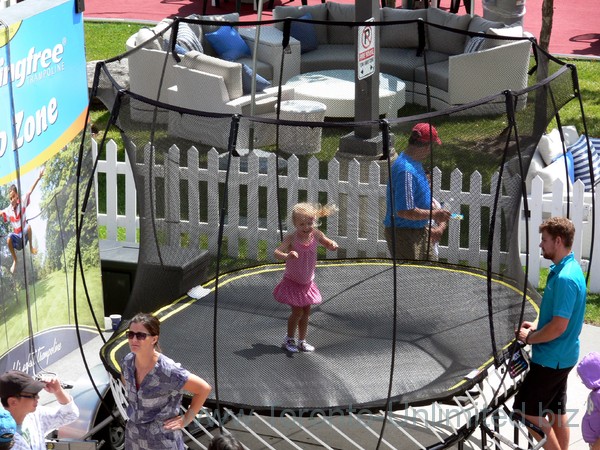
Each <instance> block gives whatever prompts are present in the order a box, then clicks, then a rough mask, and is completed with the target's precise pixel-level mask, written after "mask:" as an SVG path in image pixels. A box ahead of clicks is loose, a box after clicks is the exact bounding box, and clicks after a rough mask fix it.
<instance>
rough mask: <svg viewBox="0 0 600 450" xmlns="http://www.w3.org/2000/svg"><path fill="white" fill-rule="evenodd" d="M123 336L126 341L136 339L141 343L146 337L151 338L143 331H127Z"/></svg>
mask: <svg viewBox="0 0 600 450" xmlns="http://www.w3.org/2000/svg"><path fill="white" fill-rule="evenodd" d="M125 335H126V336H127V339H133V338H136V339H137V340H138V341H143V340H144V339H146V338H147V337H148V336H152V335H151V334H150V333H144V332H143V331H128V332H127V333H125Z"/></svg>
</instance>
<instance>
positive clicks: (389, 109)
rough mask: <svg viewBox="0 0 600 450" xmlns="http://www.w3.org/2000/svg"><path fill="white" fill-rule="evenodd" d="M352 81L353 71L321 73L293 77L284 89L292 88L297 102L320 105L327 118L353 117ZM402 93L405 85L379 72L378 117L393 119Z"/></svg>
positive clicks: (401, 98) (307, 73)
mask: <svg viewBox="0 0 600 450" xmlns="http://www.w3.org/2000/svg"><path fill="white" fill-rule="evenodd" d="M354 80H355V78H354V70H322V71H318V72H306V73H302V74H300V75H296V76H295V77H292V78H290V79H289V80H288V82H287V83H286V86H292V87H293V88H294V97H295V98H297V99H304V100H317V101H319V102H321V103H324V104H325V105H326V106H327V113H326V115H327V116H328V117H354V95H355V86H354ZM405 90H406V85H405V83H404V82H403V81H402V80H401V79H400V78H398V77H395V76H393V75H388V74H385V73H380V74H379V100H380V114H386V115H388V117H397V110H398V109H399V108H401V107H402V106H404V102H405ZM394 108H395V110H394Z"/></svg>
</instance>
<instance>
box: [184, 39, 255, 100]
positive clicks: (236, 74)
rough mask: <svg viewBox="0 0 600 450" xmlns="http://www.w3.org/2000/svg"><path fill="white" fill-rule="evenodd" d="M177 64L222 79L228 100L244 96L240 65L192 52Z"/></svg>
mask: <svg viewBox="0 0 600 450" xmlns="http://www.w3.org/2000/svg"><path fill="white" fill-rule="evenodd" d="M179 64H180V65H181V66H183V67H188V68H190V69H196V70H199V71H201V72H206V73H210V74H212V75H217V76H220V77H223V81H224V83H225V86H226V87H227V92H228V93H229V99H230V100H233V99H236V98H239V97H241V96H242V95H244V94H243V89H242V65H241V64H240V63H237V62H232V61H225V60H224V59H219V58H215V57H213V56H209V55H206V54H204V53H200V52H197V51H192V52H187V53H186V54H185V56H184V57H183V58H182V59H181V62H180V63H179Z"/></svg>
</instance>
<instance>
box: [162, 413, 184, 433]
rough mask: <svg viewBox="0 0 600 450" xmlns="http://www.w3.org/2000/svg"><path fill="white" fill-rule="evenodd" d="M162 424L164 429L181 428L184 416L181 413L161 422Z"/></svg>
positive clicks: (173, 429)
mask: <svg viewBox="0 0 600 450" xmlns="http://www.w3.org/2000/svg"><path fill="white" fill-rule="evenodd" d="M163 426H164V428H165V430H171V431H175V430H181V429H182V428H185V417H184V416H183V415H181V416H175V417H171V418H170V419H167V420H165V421H164V422H163Z"/></svg>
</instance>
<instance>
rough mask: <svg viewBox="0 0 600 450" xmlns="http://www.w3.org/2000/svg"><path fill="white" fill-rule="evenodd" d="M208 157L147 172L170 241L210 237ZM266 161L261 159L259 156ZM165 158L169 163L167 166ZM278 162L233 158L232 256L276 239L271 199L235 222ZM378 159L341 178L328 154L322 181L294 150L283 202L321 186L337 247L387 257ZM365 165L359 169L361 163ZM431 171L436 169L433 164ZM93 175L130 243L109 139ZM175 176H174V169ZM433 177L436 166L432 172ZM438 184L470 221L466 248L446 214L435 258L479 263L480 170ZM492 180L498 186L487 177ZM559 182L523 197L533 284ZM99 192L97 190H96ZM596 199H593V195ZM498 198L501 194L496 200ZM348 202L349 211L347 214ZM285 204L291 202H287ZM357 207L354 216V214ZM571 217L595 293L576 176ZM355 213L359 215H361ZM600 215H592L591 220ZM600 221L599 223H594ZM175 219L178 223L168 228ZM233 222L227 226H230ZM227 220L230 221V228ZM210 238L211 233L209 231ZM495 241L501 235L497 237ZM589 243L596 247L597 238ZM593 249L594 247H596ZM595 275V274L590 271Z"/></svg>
mask: <svg viewBox="0 0 600 450" xmlns="http://www.w3.org/2000/svg"><path fill="white" fill-rule="evenodd" d="M92 149H93V150H92V151H93V154H94V157H95V156H96V153H97V144H96V142H95V141H93V142H92ZM148 155H149V152H146V153H145V159H146V160H145V164H146V165H145V167H149V164H150V162H151V161H149V156H148ZM187 156H188V165H189V167H198V158H199V154H198V151H197V150H196V149H195V148H191V149H190V150H188V151H187ZM207 156H208V163H207V167H206V168H199V169H198V170H189V169H188V168H187V167H182V168H180V167H179V149H178V148H177V147H175V146H173V147H172V148H171V149H170V151H169V156H168V158H166V160H167V167H164V166H161V165H154V166H153V172H152V175H153V176H154V177H155V178H161V179H163V180H164V184H165V189H164V191H165V195H168V196H169V197H168V199H165V200H168V201H165V205H166V212H165V218H164V219H163V220H164V221H166V222H168V223H169V224H170V226H169V227H168V229H169V230H170V231H171V232H172V233H173V240H174V242H178V236H181V234H180V233H186V231H188V225H189V224H190V223H193V224H194V225H193V226H194V228H195V229H196V230H198V227H199V229H200V233H201V234H202V233H203V234H206V235H207V236H215V233H214V232H213V231H214V230H215V229H217V228H218V226H219V211H220V207H219V194H218V193H219V188H218V186H219V183H223V182H224V181H225V171H224V170H220V169H219V160H220V158H219V154H218V152H217V151H215V150H212V151H210V152H209V153H208V155H207ZM262 163H263V165H264V161H262ZM169 164H171V165H172V166H171V167H169ZM275 164H276V161H275V155H271V156H270V157H269V158H268V159H267V168H268V170H267V171H266V173H263V172H264V171H263V170H261V164H260V161H259V158H258V156H256V155H255V154H254V153H253V154H251V155H250V157H249V158H248V167H247V171H241V170H240V159H239V158H232V170H231V172H230V175H229V183H230V189H229V190H228V192H229V198H228V205H229V209H228V220H227V224H228V225H226V228H225V230H224V233H225V237H226V238H227V239H228V251H229V254H230V255H231V256H237V252H238V247H237V244H238V241H239V239H244V240H246V241H247V242H248V245H247V248H248V255H247V256H248V257H249V258H257V257H258V248H259V245H258V243H259V242H266V243H267V252H268V253H267V254H272V251H273V250H274V249H275V247H276V246H277V245H279V238H278V233H277V230H278V219H277V204H276V202H271V201H267V213H266V217H265V218H261V217H259V212H258V208H254V210H251V209H249V210H248V214H247V217H243V218H241V220H240V211H239V203H240V202H239V200H240V199H239V192H240V189H239V186H244V185H245V186H246V187H247V195H248V198H252V197H253V198H255V199H257V198H258V196H259V189H261V188H262V189H266V190H267V198H268V199H274V198H275V186H276V178H275V173H276V170H275V169H276V166H275ZM379 164H380V163H378V162H376V161H374V162H372V163H371V164H370V165H369V167H368V171H367V172H366V173H364V172H363V173H361V167H360V164H359V163H358V162H356V161H350V162H349V163H348V165H347V176H344V177H341V176H340V173H341V172H342V173H345V172H346V167H344V168H343V170H340V168H341V165H340V162H339V161H337V160H335V159H334V160H332V161H331V162H330V163H329V165H328V177H327V179H320V178H319V162H318V161H317V160H316V159H315V158H313V159H311V160H310V161H309V164H308V173H307V176H306V177H301V176H300V175H299V162H298V159H297V158H296V157H295V156H291V157H290V158H289V159H288V160H287V175H286V176H280V177H279V188H280V189H284V190H286V191H287V202H288V206H291V205H293V204H294V203H296V202H297V201H298V196H299V192H300V191H306V192H307V197H308V201H317V199H318V194H319V192H326V193H327V198H328V199H329V201H330V202H335V203H337V204H338V205H340V209H341V210H340V213H339V214H336V215H333V216H331V217H329V218H328V223H327V231H326V232H327V235H328V236H329V237H331V238H332V239H334V240H336V241H337V242H338V244H339V245H340V247H341V248H343V249H344V256H346V257H357V256H359V257H378V256H379V257H381V256H386V255H387V253H386V252H387V245H386V242H385V238H384V234H383V227H382V225H381V209H380V208H381V206H382V205H384V204H385V203H384V202H385V196H386V184H385V183H386V180H385V179H381V168H380V165H379ZM363 170H364V167H363ZM436 171H437V169H436ZM98 173H104V174H105V175H106V180H105V183H106V196H107V201H106V213H102V214H100V213H98V224H99V225H101V226H104V227H106V239H107V240H116V239H117V229H118V228H123V229H125V238H126V241H128V242H135V240H136V234H137V229H138V228H139V218H138V217H137V215H136V189H135V183H134V178H133V173H132V169H131V166H130V164H129V161H128V160H127V159H126V160H125V161H117V145H116V143H115V142H114V141H110V142H108V143H107V149H106V160H100V161H99V162H98V170H97V173H96V187H97V183H98V176H97V174H98ZM174 174H177V175H174ZM118 175H121V176H124V177H125V214H124V215H120V214H118V213H117V195H118V192H117V186H118V185H117V176H118ZM438 175H440V174H439V171H438ZM495 177H497V175H495ZM462 178H463V174H461V173H460V172H459V171H458V170H455V171H453V173H452V174H451V183H450V185H451V186H462V185H463V183H462ZM434 180H437V183H435V184H434V186H433V188H434V196H435V197H436V198H437V199H438V200H439V201H446V202H449V201H450V200H451V201H452V208H453V209H456V210H459V208H460V205H466V206H468V208H469V211H470V217H471V220H469V223H468V226H469V227H470V229H469V243H468V245H469V246H468V247H467V248H465V247H461V246H460V242H459V241H460V239H459V238H460V234H461V233H460V227H461V226H464V223H463V222H461V221H458V220H452V221H451V222H450V226H449V229H448V243H447V245H442V246H440V258H445V259H447V260H448V261H449V262H451V263H458V262H459V261H468V262H469V264H472V265H473V266H475V267H477V266H478V264H479V262H480V261H486V259H487V250H486V249H482V248H481V239H480V230H481V224H480V223H478V219H477V218H479V217H481V214H480V211H482V210H483V209H484V208H491V207H492V206H493V205H492V202H493V200H494V194H493V193H484V192H482V189H481V188H482V182H481V176H480V174H479V173H477V172H474V173H473V174H471V176H470V187H469V190H468V191H462V190H460V188H456V189H451V190H442V189H441V186H440V180H441V176H434ZM182 181H184V182H186V183H188V186H189V193H188V195H189V197H190V198H191V199H188V200H187V202H188V204H189V205H190V211H189V219H188V220H187V221H186V220H181V217H180V211H179V204H180V199H179V198H178V195H179V191H180V189H179V186H180V183H181V182H182ZM200 181H203V182H206V183H207V192H208V195H207V199H206V201H207V203H208V204H207V209H208V214H207V220H206V222H201V221H200V211H199V206H198V205H199V204H200V202H199V201H198V198H199V197H198V195H199V193H198V188H197V186H198V183H199V182H200ZM491 185H492V186H495V185H496V184H495V183H494V182H493V181H492V184H491ZM562 191H563V187H562V185H561V183H560V181H557V182H556V183H555V185H554V192H553V194H550V195H548V194H546V195H544V194H543V182H542V180H541V179H540V178H536V179H535V180H534V181H533V183H532V193H531V195H530V196H529V198H528V203H529V204H528V206H529V210H530V219H529V234H530V237H529V242H530V252H529V261H528V267H529V279H530V281H531V283H532V284H533V285H534V286H537V285H538V283H539V277H540V269H541V268H542V267H548V265H549V262H548V261H547V260H544V259H543V258H542V257H541V256H540V252H539V249H538V243H539V233H538V226H539V224H540V223H541V222H542V221H543V220H544V219H546V218H548V217H550V216H555V215H565V214H566V209H567V208H566V206H567V205H566V202H565V201H563V193H562ZM96 192H98V189H96ZM597 198H598V197H597ZM502 200H503V199H501V201H502ZM348 205H352V207H351V208H350V209H351V211H350V214H347V212H348ZM288 209H289V208H288ZM357 212H358V214H357ZM569 213H570V217H571V219H572V220H573V221H574V223H575V225H576V230H577V231H576V234H575V243H574V246H573V251H574V252H575V256H576V258H577V259H578V260H579V261H581V265H582V267H583V269H584V270H588V268H589V269H590V270H591V277H590V284H589V288H590V290H591V291H592V292H600V271H599V270H598V269H599V268H598V267H597V266H598V264H597V263H596V261H597V258H593V260H592V266H591V267H588V266H589V255H590V252H591V223H592V208H591V198H590V195H589V194H586V193H585V192H584V187H583V184H582V183H581V182H577V183H576V184H575V186H574V187H573V190H572V192H571V195H570V211H569ZM344 214H347V224H346V227H345V229H344V230H343V233H341V232H340V233H337V231H332V230H338V229H339V227H338V224H339V222H338V218H339V217H341V216H342V215H344ZM523 216H524V215H523V214H522V217H521V219H520V245H521V247H520V248H522V249H523V248H525V245H524V243H525V220H524V219H523ZM359 218H360V219H359ZM598 219H599V216H598V213H596V220H598ZM597 223H598V222H597ZM173 224H177V226H173ZM229 224H231V225H229ZM233 224H236V225H235V226H234V225H233ZM189 234H190V236H192V235H193V236H195V237H192V239H196V240H197V239H198V237H197V236H198V233H189ZM215 237H216V236H215ZM495 241H496V242H498V241H499V239H496V240H495ZM189 245H198V242H190V243H189ZM216 245H217V242H216V240H214V239H213V240H212V241H209V242H208V246H209V250H210V251H215V250H216ZM594 247H595V248H598V244H597V240H596V242H595V243H594ZM493 254H494V259H493V263H492V264H493V265H494V266H496V265H497V264H501V263H502V262H503V258H504V256H505V255H504V254H503V252H501V251H499V248H498V249H496V251H494V252H493ZM594 254H596V252H594ZM329 256H331V257H339V256H340V255H339V254H338V253H337V252H332V253H329ZM521 260H522V262H523V263H525V261H526V255H525V254H524V253H521ZM594 274H595V275H596V276H595V277H594Z"/></svg>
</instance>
